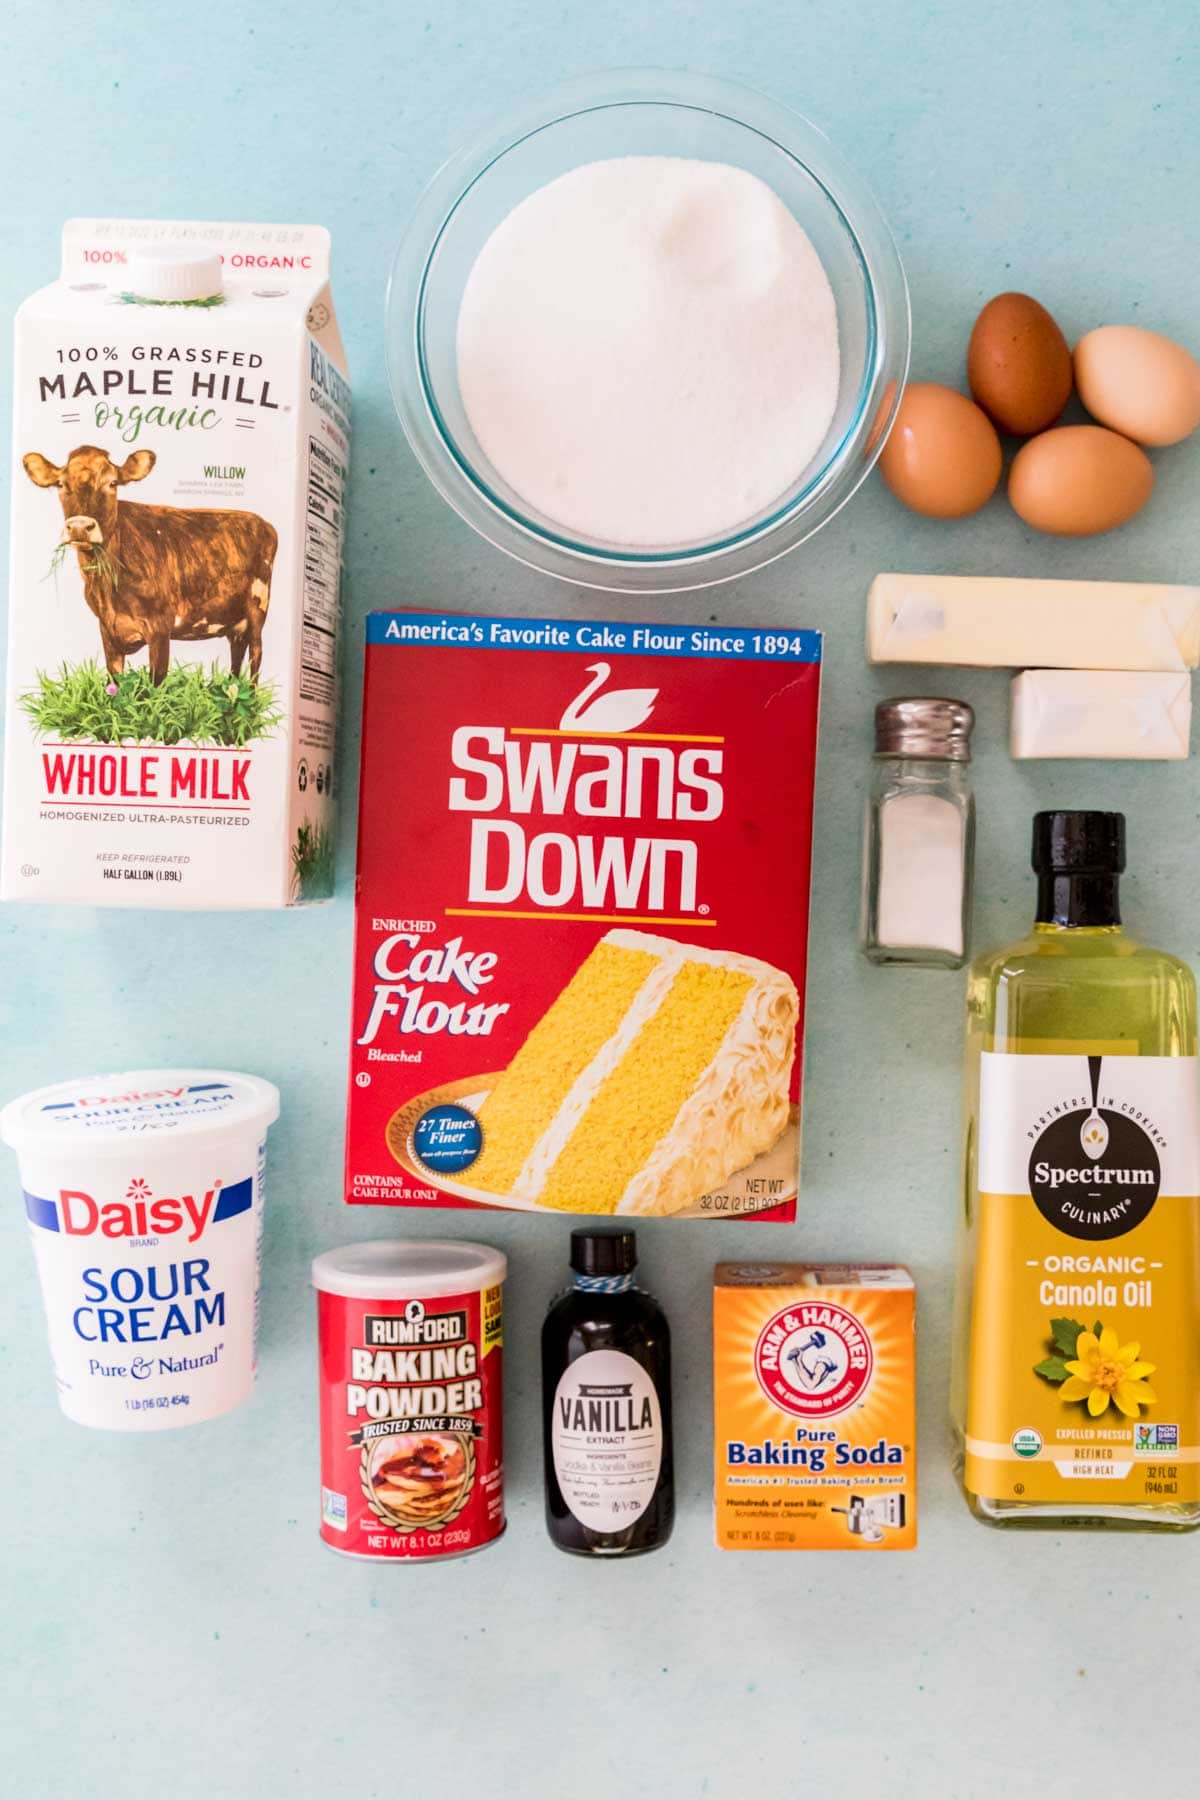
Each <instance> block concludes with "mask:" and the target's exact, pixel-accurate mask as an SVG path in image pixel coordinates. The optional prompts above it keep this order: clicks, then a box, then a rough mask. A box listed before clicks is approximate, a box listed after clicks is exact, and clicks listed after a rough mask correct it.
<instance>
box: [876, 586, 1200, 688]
mask: <svg viewBox="0 0 1200 1800" xmlns="http://www.w3.org/2000/svg"><path fill="white" fill-rule="evenodd" d="M867 660H868V661H869V662H873V663H885V662H889V663H890V662H894V663H955V664H959V665H965V666H966V667H968V668H977V669H996V668H999V669H1023V668H1029V667H1033V668H1043V669H1194V668H1195V667H1196V666H1197V664H1198V663H1200V588H1196V587H1165V586H1154V585H1152V584H1150V583H1144V582H1135V581H1032V580H1021V579H997V578H994V577H991V576H983V575H877V576H876V577H875V580H874V581H873V582H872V583H871V592H870V594H869V596H868V598H867Z"/></svg>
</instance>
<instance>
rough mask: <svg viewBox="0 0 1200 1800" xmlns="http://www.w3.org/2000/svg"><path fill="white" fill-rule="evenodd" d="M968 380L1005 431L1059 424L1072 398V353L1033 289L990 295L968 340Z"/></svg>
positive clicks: (1024, 432) (1021, 432) (1017, 433)
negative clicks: (1031, 295) (992, 297)
mask: <svg viewBox="0 0 1200 1800" xmlns="http://www.w3.org/2000/svg"><path fill="white" fill-rule="evenodd" d="M967 383H968V385H969V387H970V389H971V392H972V393H973V394H974V396H975V398H976V400H978V402H979V404H980V406H982V408H983V410H984V412H986V413H987V414H989V416H990V417H991V418H992V419H994V420H995V422H996V424H997V425H998V426H999V427H1000V429H1001V431H1009V432H1011V433H1012V435H1013V436H1014V437H1030V436H1032V434H1033V433H1034V432H1035V431H1044V430H1045V429H1046V427H1047V425H1053V423H1054V421H1055V419H1057V418H1058V415H1059V414H1060V413H1061V412H1062V409H1063V407H1064V406H1065V405H1066V404H1067V401H1068V400H1069V399H1070V397H1071V352H1070V349H1069V348H1068V346H1067V340H1066V338H1065V337H1064V336H1063V334H1062V332H1061V331H1060V330H1059V328H1058V326H1057V325H1056V324H1055V323H1054V320H1053V319H1052V318H1051V317H1050V314H1049V313H1048V312H1047V311H1046V309H1045V307H1044V306H1041V305H1039V304H1038V302H1037V301H1036V300H1031V299H1030V297H1029V295H1028V294H997V295H996V298H995V299H994V300H989V301H988V303H987V305H986V306H985V307H984V309H983V311H982V312H981V313H980V315H979V317H978V318H977V319H976V321H975V326H974V329H973V330H972V332H971V341H970V343H969V344H968V345H967Z"/></svg>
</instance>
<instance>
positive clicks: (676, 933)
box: [346, 612, 821, 1219]
mask: <svg viewBox="0 0 1200 1800" xmlns="http://www.w3.org/2000/svg"><path fill="white" fill-rule="evenodd" d="M820 655H821V640H820V637H819V635H818V634H817V633H816V632H811V631H799V630H797V631H787V632H783V631H765V630H756V629H753V628H744V629H743V628H737V629H735V628H733V627H726V626H704V627H688V626H657V625H644V624H633V623H628V622H625V623H596V622H593V621H578V620H573V621H566V620H533V619H498V618H471V617H465V616H456V615H444V614H423V613H416V612H411V613H409V612H396V613H376V614H373V615H372V616H371V618H370V619H369V621H368V626H367V673H366V694H365V703H364V721H363V762H362V790H361V799H360V819H359V852H358V854H359V880H358V916H357V943H356V952H355V958H356V974H355V995H354V1018H353V1030H352V1052H351V1079H350V1117H349V1135H348V1145H347V1174H346V1198H347V1200H349V1201H352V1202H364V1203H367V1204H375V1205H379V1204H384V1205H387V1204H392V1205H409V1206H452V1207H481V1206H500V1207H509V1208H517V1209H534V1210H538V1211H543V1212H544V1211H551V1212H560V1213H579V1212H586V1213H612V1214H617V1215H622V1216H630V1215H633V1214H661V1215H674V1216H677V1217H692V1218H723V1217H731V1216H747V1217H758V1218H774V1219H788V1218H791V1217H792V1216H793V1215H794V1210H795V1202H796V1189H797V1180H798V1169H799V1103H800V1080H801V1047H802V1027H803V1003H804V1002H803V997H804V974H805V952H806V939H807V922H808V889H809V864H810V847H811V825H812V793H813V762H814V756H815V751H816V735H817V700H818V687H819V678H820Z"/></svg>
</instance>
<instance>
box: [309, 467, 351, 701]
mask: <svg viewBox="0 0 1200 1800" xmlns="http://www.w3.org/2000/svg"><path fill="white" fill-rule="evenodd" d="M345 485H346V468H345V464H344V463H343V462H342V461H341V459H340V458H339V457H338V456H337V454H336V452H335V451H334V450H333V448H332V447H331V446H330V444H329V443H328V442H327V441H325V440H324V439H322V438H316V437H310V438H309V440H308V492H307V495H306V499H305V528H304V637H303V643H302V646H301V655H300V698H301V699H302V700H309V701H315V702H317V703H318V704H319V705H327V704H329V703H330V702H331V701H332V698H333V685H334V677H335V670H336V652H337V626H338V580H339V574H340V569H341V558H342V520H343V516H344V504H345V498H344V497H345Z"/></svg>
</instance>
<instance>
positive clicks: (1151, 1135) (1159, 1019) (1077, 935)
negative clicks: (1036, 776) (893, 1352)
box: [953, 812, 1200, 1530]
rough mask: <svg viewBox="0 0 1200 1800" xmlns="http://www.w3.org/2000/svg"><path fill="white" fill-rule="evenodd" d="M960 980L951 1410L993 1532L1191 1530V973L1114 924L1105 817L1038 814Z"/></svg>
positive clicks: (1112, 819) (1111, 818) (1195, 1340)
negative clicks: (1025, 927) (1026, 911)
mask: <svg viewBox="0 0 1200 1800" xmlns="http://www.w3.org/2000/svg"><path fill="white" fill-rule="evenodd" d="M1033 866H1034V869H1035V870H1036V872H1037V876H1038V912H1037V922H1036V924H1035V926H1034V928H1033V931H1032V933H1031V935H1030V936H1029V937H1027V938H1025V939H1024V940H1023V941H1022V942H1021V943H1019V944H1016V945H1014V946H1012V947H1011V948H1009V949H1007V950H1004V951H1000V952H997V953H993V954H991V955H987V956H982V957H979V958H977V959H976V961H975V963H974V964H973V966H972V968H971V972H970V979H969V983H968V991H967V1010H968V1017H967V1046H968V1047H967V1103H966V1119H967V1129H966V1159H965V1183H964V1198H965V1215H964V1220H963V1232H962V1254H961V1263H960V1270H959V1284H958V1315H959V1316H958V1330H957V1332H956V1344H957V1363H956V1368H955V1374H954V1384H953V1385H954V1418H955V1426H956V1430H957V1433H958V1437H959V1471H960V1475H961V1479H962V1483H963V1488H964V1491H965V1493H966V1497H967V1502H968V1504H969V1505H970V1507H971V1510H972V1511H973V1512H974V1513H975V1515H976V1517H977V1518H980V1519H983V1520H985V1521H986V1522H988V1523H989V1524H994V1525H1034V1526H1038V1525H1041V1526H1049V1527H1052V1528H1056V1529H1061V1528H1062V1527H1063V1526H1067V1525H1082V1526H1100V1527H1113V1526H1126V1527H1138V1528H1142V1529H1159V1530H1188V1529H1191V1528H1194V1527H1195V1526H1196V1525H1200V1329H1198V1323H1200V1064H1198V1061H1197V1039H1196V985H1195V981H1194V979H1193V977H1192V974H1191V971H1190V970H1189V969H1188V968H1187V967H1186V965H1185V964H1183V963H1182V962H1180V961H1178V960H1177V959H1176V958H1175V957H1173V956H1168V955H1166V954H1165V953H1164V952H1162V951H1159V950H1152V949H1149V948H1147V947H1145V946H1144V945H1141V944H1138V943H1136V942H1135V941H1134V940H1133V939H1132V938H1130V937H1129V936H1128V935H1127V934H1126V932H1125V931H1124V929H1123V928H1122V925H1121V919H1120V911H1119V906H1118V900H1117V881H1118V876H1119V874H1120V872H1121V870H1122V869H1123V868H1124V866H1125V821H1124V818H1123V817H1122V815H1121V814H1120V813H1093V812H1055V813H1039V814H1038V815H1037V817H1036V819H1035V820H1034V835H1033Z"/></svg>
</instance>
